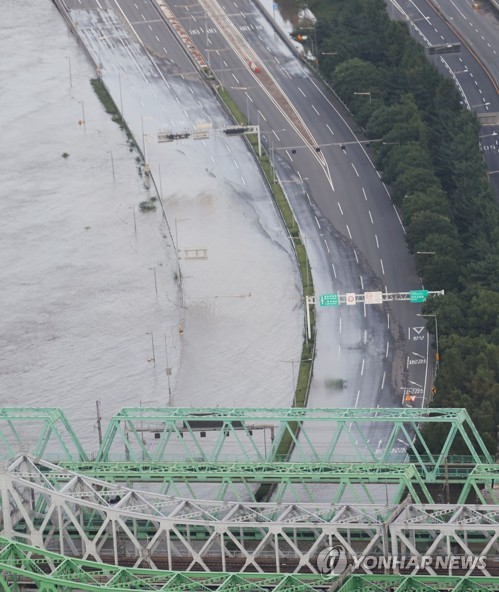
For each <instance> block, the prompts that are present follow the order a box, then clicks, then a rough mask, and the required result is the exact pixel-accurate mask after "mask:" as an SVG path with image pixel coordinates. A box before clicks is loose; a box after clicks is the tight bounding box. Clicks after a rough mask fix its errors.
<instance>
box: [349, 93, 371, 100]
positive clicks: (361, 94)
mask: <svg viewBox="0 0 499 592" xmlns="http://www.w3.org/2000/svg"><path fill="white" fill-rule="evenodd" d="M353 94H354V95H360V96H366V97H367V96H369V102H371V93H370V92H354V93H353Z"/></svg>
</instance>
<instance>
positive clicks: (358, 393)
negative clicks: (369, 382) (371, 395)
mask: <svg viewBox="0 0 499 592" xmlns="http://www.w3.org/2000/svg"><path fill="white" fill-rule="evenodd" d="M359 396H360V391H357V398H356V399H355V407H357V405H358V404H359ZM350 427H352V424H350ZM348 431H350V428H348Z"/></svg>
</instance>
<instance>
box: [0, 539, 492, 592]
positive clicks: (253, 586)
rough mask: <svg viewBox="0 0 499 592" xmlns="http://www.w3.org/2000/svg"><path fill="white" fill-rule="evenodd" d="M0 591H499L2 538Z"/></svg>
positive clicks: (485, 585)
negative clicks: (207, 563) (141, 556)
mask: <svg viewBox="0 0 499 592" xmlns="http://www.w3.org/2000/svg"><path fill="white" fill-rule="evenodd" d="M0 571H1V575H0V589H1V590H3V591H4V592H12V591H13V590H22V589H25V588H28V589H31V588H34V589H36V590H43V591H44V592H70V591H74V592H80V591H81V590H85V591H88V592H132V591H133V592H136V591H137V590H143V591H144V592H148V591H155V592H160V591H162V592H166V591H171V590H175V591H177V592H192V590H196V591H199V592H243V591H245V590H251V592H326V591H330V590H333V589H334V590H335V592H415V591H418V592H497V590H498V589H499V578H489V577H466V578H463V577H449V576H401V575H352V576H347V577H346V578H345V579H344V581H343V583H341V581H340V580H339V578H338V577H337V576H324V575H321V574H313V575H312V574H296V575H292V574H272V573H266V574H262V573H257V574H256V573H248V574H233V573H204V572H188V573H187V572H171V571H161V570H147V569H134V568H122V567H116V566H112V565H105V564H102V563H94V562H91V561H82V560H77V559H68V558H67V557H64V556H62V555H59V554H56V553H52V552H48V551H45V550H43V549H38V548H36V547H30V546H28V545H24V544H21V543H16V542H13V541H9V540H7V539H4V538H0Z"/></svg>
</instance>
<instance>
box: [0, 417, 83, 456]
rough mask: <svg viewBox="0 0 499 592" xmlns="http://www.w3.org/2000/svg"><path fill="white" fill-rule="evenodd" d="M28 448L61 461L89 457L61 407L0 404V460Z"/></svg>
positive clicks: (35, 452) (36, 454) (36, 453)
mask: <svg viewBox="0 0 499 592" xmlns="http://www.w3.org/2000/svg"><path fill="white" fill-rule="evenodd" d="M28 450H29V451H30V452H32V454H34V455H35V456H45V457H47V458H49V457H52V458H57V459H58V460H73V461H78V460H87V458H88V457H87V455H86V453H85V452H84V450H83V448H82V446H81V444H80V442H79V440H78V438H77V437H76V434H75V433H74V431H73V429H72V428H71V425H70V423H69V422H68V420H67V419H66V416H65V415H64V413H63V412H62V411H61V410H60V409H57V408H55V407H46V408H35V407H0V460H2V459H3V460H6V459H10V458H13V457H15V456H17V455H18V454H19V453H22V452H27V451H28Z"/></svg>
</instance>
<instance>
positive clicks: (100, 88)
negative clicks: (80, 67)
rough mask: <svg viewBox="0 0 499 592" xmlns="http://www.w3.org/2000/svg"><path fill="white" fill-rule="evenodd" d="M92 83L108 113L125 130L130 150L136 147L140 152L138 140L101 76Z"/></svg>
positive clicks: (93, 79)
mask: <svg viewBox="0 0 499 592" xmlns="http://www.w3.org/2000/svg"><path fill="white" fill-rule="evenodd" d="M90 84H91V85H92V88H93V89H94V91H95V94H96V95H97V96H98V97H99V100H100V102H101V103H102V105H103V106H104V109H105V111H106V113H109V115H111V119H112V120H113V121H114V122H115V123H117V124H118V125H119V126H120V128H121V129H122V130H123V131H124V132H125V134H126V137H127V141H128V145H129V146H130V150H133V149H134V148H135V149H136V150H137V152H139V153H140V152H141V151H140V148H139V147H138V146H137V142H136V141H135V138H134V137H133V135H132V132H131V131H130V128H129V127H128V125H127V124H126V121H125V120H124V119H123V117H122V116H121V113H120V112H119V110H118V107H117V106H116V103H115V102H114V101H113V99H112V97H111V95H110V94H109V93H108V92H107V88H106V87H105V85H104V83H103V82H102V80H101V79H100V78H92V80H90Z"/></svg>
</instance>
